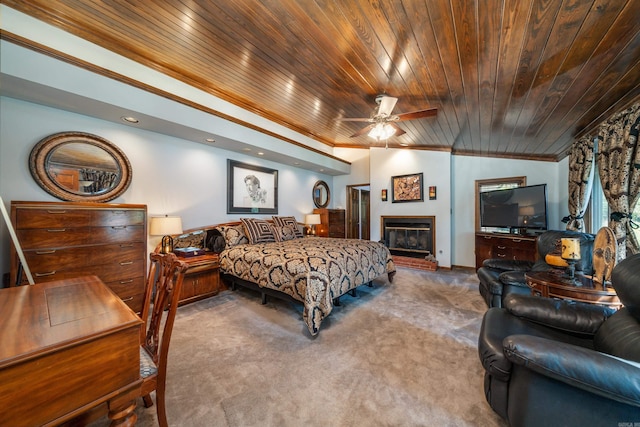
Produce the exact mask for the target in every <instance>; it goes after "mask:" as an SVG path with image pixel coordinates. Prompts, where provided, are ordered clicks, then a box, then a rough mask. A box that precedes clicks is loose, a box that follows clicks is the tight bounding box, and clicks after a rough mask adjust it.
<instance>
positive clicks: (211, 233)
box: [204, 228, 227, 254]
mask: <svg viewBox="0 0 640 427" xmlns="http://www.w3.org/2000/svg"><path fill="white" fill-rule="evenodd" d="M226 246H227V242H226V241H225V240H224V236H223V235H222V233H220V230H218V229H215V228H211V229H208V230H207V237H205V238H204V247H205V248H206V249H208V250H210V251H211V252H213V253H216V254H219V253H220V252H222V251H223V250H224V249H225V247H226Z"/></svg>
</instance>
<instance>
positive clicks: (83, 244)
mask: <svg viewBox="0 0 640 427" xmlns="http://www.w3.org/2000/svg"><path fill="white" fill-rule="evenodd" d="M11 221H12V223H13V225H14V227H15V229H16V234H17V236H18V240H19V241H20V245H21V246H22V250H23V252H24V255H25V259H26V261H27V265H28V266H29V269H30V270H31V274H32V275H33V279H34V280H35V282H36V283H39V282H49V281H52V280H61V279H69V278H74V277H78V276H86V275H96V276H98V277H99V278H100V279H102V281H103V282H104V283H106V284H107V286H109V287H110V288H111V289H112V290H113V291H114V292H115V293H116V294H117V295H118V296H119V297H120V298H121V299H122V300H123V301H124V302H125V303H126V304H127V305H128V306H129V307H131V308H132V309H133V311H135V312H136V313H138V312H140V311H141V310H142V303H143V299H144V286H145V278H146V272H147V264H146V263H147V207H146V205H125V204H106V203H78V202H15V201H14V202H12V203H11ZM18 266H19V259H18V256H17V253H16V251H15V247H14V246H13V244H12V246H11V275H10V285H11V286H14V285H15V284H16V278H17V274H18ZM22 276H23V277H22V283H27V280H26V277H24V276H25V275H24V274H23V275H22Z"/></svg>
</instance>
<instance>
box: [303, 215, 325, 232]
mask: <svg viewBox="0 0 640 427" xmlns="http://www.w3.org/2000/svg"><path fill="white" fill-rule="evenodd" d="M304 223H305V224H307V225H310V226H311V227H309V228H310V231H309V234H311V235H312V236H315V235H316V224H322V222H321V221H320V214H308V215H305V216H304Z"/></svg>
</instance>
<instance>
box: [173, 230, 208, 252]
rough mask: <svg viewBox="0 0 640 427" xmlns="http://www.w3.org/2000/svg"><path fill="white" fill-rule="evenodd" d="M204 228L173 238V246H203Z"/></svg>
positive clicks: (176, 247)
mask: <svg viewBox="0 0 640 427" xmlns="http://www.w3.org/2000/svg"><path fill="white" fill-rule="evenodd" d="M204 236H205V234H204V230H198V231H194V232H191V233H186V234H182V235H180V236H178V237H176V238H174V239H173V247H174V248H175V249H178V248H204Z"/></svg>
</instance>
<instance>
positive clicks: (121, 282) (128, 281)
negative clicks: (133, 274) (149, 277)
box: [120, 279, 133, 285]
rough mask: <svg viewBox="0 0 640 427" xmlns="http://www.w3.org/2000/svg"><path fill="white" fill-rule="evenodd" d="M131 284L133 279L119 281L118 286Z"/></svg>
mask: <svg viewBox="0 0 640 427" xmlns="http://www.w3.org/2000/svg"><path fill="white" fill-rule="evenodd" d="M131 282H133V279H129V280H121V281H120V284H121V285H124V284H126V283H131Z"/></svg>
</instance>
